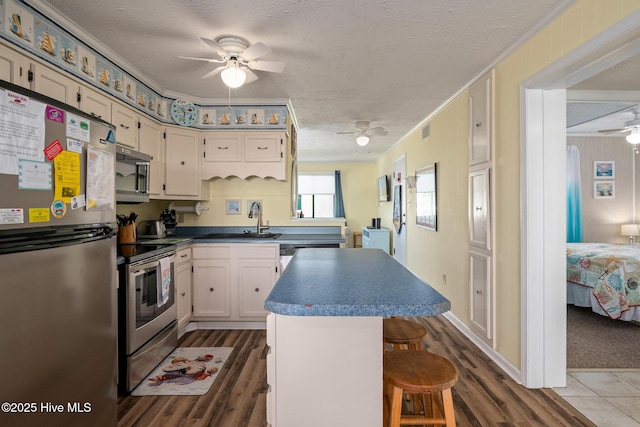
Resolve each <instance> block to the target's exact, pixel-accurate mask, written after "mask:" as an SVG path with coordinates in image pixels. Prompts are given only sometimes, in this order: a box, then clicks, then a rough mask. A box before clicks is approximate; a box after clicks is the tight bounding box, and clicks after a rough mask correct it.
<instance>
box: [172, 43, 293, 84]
mask: <svg viewBox="0 0 640 427" xmlns="http://www.w3.org/2000/svg"><path fill="white" fill-rule="evenodd" d="M200 40H202V41H203V42H204V43H205V44H206V45H207V46H209V47H210V48H211V49H213V50H214V52H215V53H216V54H217V55H218V56H219V57H220V58H221V59H212V58H195V57H192V56H180V57H179V58H182V59H192V60H196V61H205V62H215V63H218V64H224V65H221V66H219V67H217V68H215V69H213V70H211V71H210V72H208V73H207V74H205V75H204V76H202V78H203V79H206V78H210V77H213V76H216V75H218V74H221V77H222V80H223V81H224V83H225V84H226V85H227V86H229V87H231V88H237V87H240V86H242V85H243V84H245V83H251V82H254V81H256V80H257V79H258V76H257V75H256V74H255V73H254V72H253V71H252V70H257V71H267V72H270V73H281V72H282V71H283V70H284V63H283V62H277V61H261V60H258V58H261V57H263V56H264V55H267V54H269V53H270V52H271V49H270V48H269V47H267V46H265V45H264V44H263V43H260V42H258V43H255V44H253V45H250V44H249V42H248V41H247V40H245V39H243V38H242V37H238V36H229V35H224V36H220V37H218V38H216V39H215V40H213V39H208V38H204V37H202V38H201V39H200Z"/></svg>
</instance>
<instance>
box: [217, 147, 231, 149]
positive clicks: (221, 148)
mask: <svg viewBox="0 0 640 427" xmlns="http://www.w3.org/2000/svg"><path fill="white" fill-rule="evenodd" d="M228 149H229V147H218V150H228Z"/></svg>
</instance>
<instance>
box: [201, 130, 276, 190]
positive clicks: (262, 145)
mask: <svg viewBox="0 0 640 427" xmlns="http://www.w3.org/2000/svg"><path fill="white" fill-rule="evenodd" d="M202 136H203V147H204V152H203V157H202V179H211V178H214V177H221V178H226V177H229V176H237V177H238V178H243V179H244V178H247V177H249V176H257V177H259V178H275V179H279V180H283V181H284V180H285V178H286V169H287V168H286V165H287V161H286V157H287V156H286V146H287V134H286V132H285V131H261V130H253V131H242V130H238V131H209V132H203V134H202Z"/></svg>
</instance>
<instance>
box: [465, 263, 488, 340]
mask: <svg viewBox="0 0 640 427" xmlns="http://www.w3.org/2000/svg"><path fill="white" fill-rule="evenodd" d="M469 258H470V259H469V267H470V272H471V274H470V276H471V277H470V281H471V283H470V285H471V286H470V289H471V323H470V328H471V329H472V330H473V331H474V332H475V333H476V334H477V335H478V336H479V337H481V338H482V339H483V340H484V341H485V342H487V343H488V344H490V345H492V344H493V295H492V292H491V257H490V256H488V255H484V254H480V253H474V252H471V253H469Z"/></svg>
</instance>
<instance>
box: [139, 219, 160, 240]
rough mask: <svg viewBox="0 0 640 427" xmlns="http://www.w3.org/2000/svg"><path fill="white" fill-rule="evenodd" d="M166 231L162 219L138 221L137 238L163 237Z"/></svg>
mask: <svg viewBox="0 0 640 427" xmlns="http://www.w3.org/2000/svg"><path fill="white" fill-rule="evenodd" d="M166 236H167V233H166V231H165V228H164V224H163V223H162V221H140V222H139V223H138V238H139V239H164V238H165V237H166Z"/></svg>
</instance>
